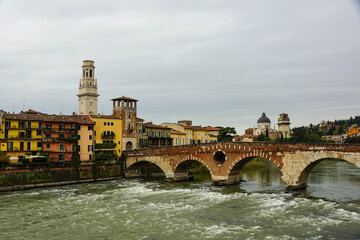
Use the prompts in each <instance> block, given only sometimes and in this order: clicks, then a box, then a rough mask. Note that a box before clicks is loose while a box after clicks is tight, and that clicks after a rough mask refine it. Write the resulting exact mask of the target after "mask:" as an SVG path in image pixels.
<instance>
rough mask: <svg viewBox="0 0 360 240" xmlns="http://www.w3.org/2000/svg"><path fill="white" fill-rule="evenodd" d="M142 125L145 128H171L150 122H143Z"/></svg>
mask: <svg viewBox="0 0 360 240" xmlns="http://www.w3.org/2000/svg"><path fill="white" fill-rule="evenodd" d="M144 127H147V128H159V129H168V130H171V128H168V127H164V126H160V125H155V124H152V123H144Z"/></svg>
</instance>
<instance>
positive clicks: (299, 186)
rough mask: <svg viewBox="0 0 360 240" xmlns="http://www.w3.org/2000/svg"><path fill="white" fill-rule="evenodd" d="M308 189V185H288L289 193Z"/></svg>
mask: <svg viewBox="0 0 360 240" xmlns="http://www.w3.org/2000/svg"><path fill="white" fill-rule="evenodd" d="M306 187H307V184H306V183H302V184H300V185H296V186H294V185H286V190H288V191H297V190H302V189H305V188H306Z"/></svg>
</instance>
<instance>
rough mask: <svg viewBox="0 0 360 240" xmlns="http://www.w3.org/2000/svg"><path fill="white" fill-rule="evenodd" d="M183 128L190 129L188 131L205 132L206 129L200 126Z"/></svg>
mask: <svg viewBox="0 0 360 240" xmlns="http://www.w3.org/2000/svg"><path fill="white" fill-rule="evenodd" d="M184 127H185V126H184ZM185 128H190V129H192V130H194V131H206V129H205V128H203V127H202V126H186V127H185Z"/></svg>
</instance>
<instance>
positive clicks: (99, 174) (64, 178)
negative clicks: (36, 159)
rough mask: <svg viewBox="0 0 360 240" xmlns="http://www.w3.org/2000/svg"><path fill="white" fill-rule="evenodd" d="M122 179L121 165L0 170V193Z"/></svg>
mask: <svg viewBox="0 0 360 240" xmlns="http://www.w3.org/2000/svg"><path fill="white" fill-rule="evenodd" d="M118 178H122V166H121V165H118V164H116V165H92V166H80V167H56V168H50V169H49V168H46V167H43V168H35V169H11V170H0V191H9V190H20V189H29V188H37V187H47V186H59V185H67V184H75V183H85V182H93V181H101V180H111V179H118Z"/></svg>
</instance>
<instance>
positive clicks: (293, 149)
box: [123, 142, 360, 188]
mask: <svg viewBox="0 0 360 240" xmlns="http://www.w3.org/2000/svg"><path fill="white" fill-rule="evenodd" d="M218 152H221V153H223V154H224V156H225V158H224V159H225V160H224V161H222V162H218V161H217V160H216V159H215V154H217V153H218ZM123 153H124V155H126V157H127V160H126V162H127V166H128V167H130V166H131V165H133V164H134V163H137V162H139V161H147V162H152V163H154V164H156V165H158V166H159V167H160V168H161V169H162V170H163V171H164V172H165V175H166V176H167V177H168V178H174V179H175V180H176V179H186V176H187V171H188V169H189V166H191V164H189V163H187V162H189V161H199V162H201V163H202V164H204V165H205V166H206V167H207V168H208V170H209V172H210V174H211V176H212V179H213V183H215V184H219V185H222V184H231V183H236V182H238V181H239V174H240V171H241V170H242V168H243V166H244V165H245V164H246V163H247V162H248V161H250V160H251V159H252V158H254V157H261V158H265V159H268V160H269V161H271V162H272V163H274V164H275V165H276V166H277V167H278V168H279V170H280V171H281V173H282V174H283V175H282V178H283V180H284V181H285V182H286V183H287V185H288V186H289V187H292V188H301V187H304V186H306V178H307V175H308V174H309V172H310V171H311V169H312V168H313V167H314V166H315V165H316V164H317V163H318V162H319V161H321V160H323V159H325V158H335V159H342V160H345V161H348V162H351V163H353V164H355V165H356V166H358V167H360V145H359V144H326V143H278V142H275V143H274V142H246V143H245V142H218V143H205V144H194V145H183V146H171V147H160V148H149V149H142V150H133V151H124V152H123Z"/></svg>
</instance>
